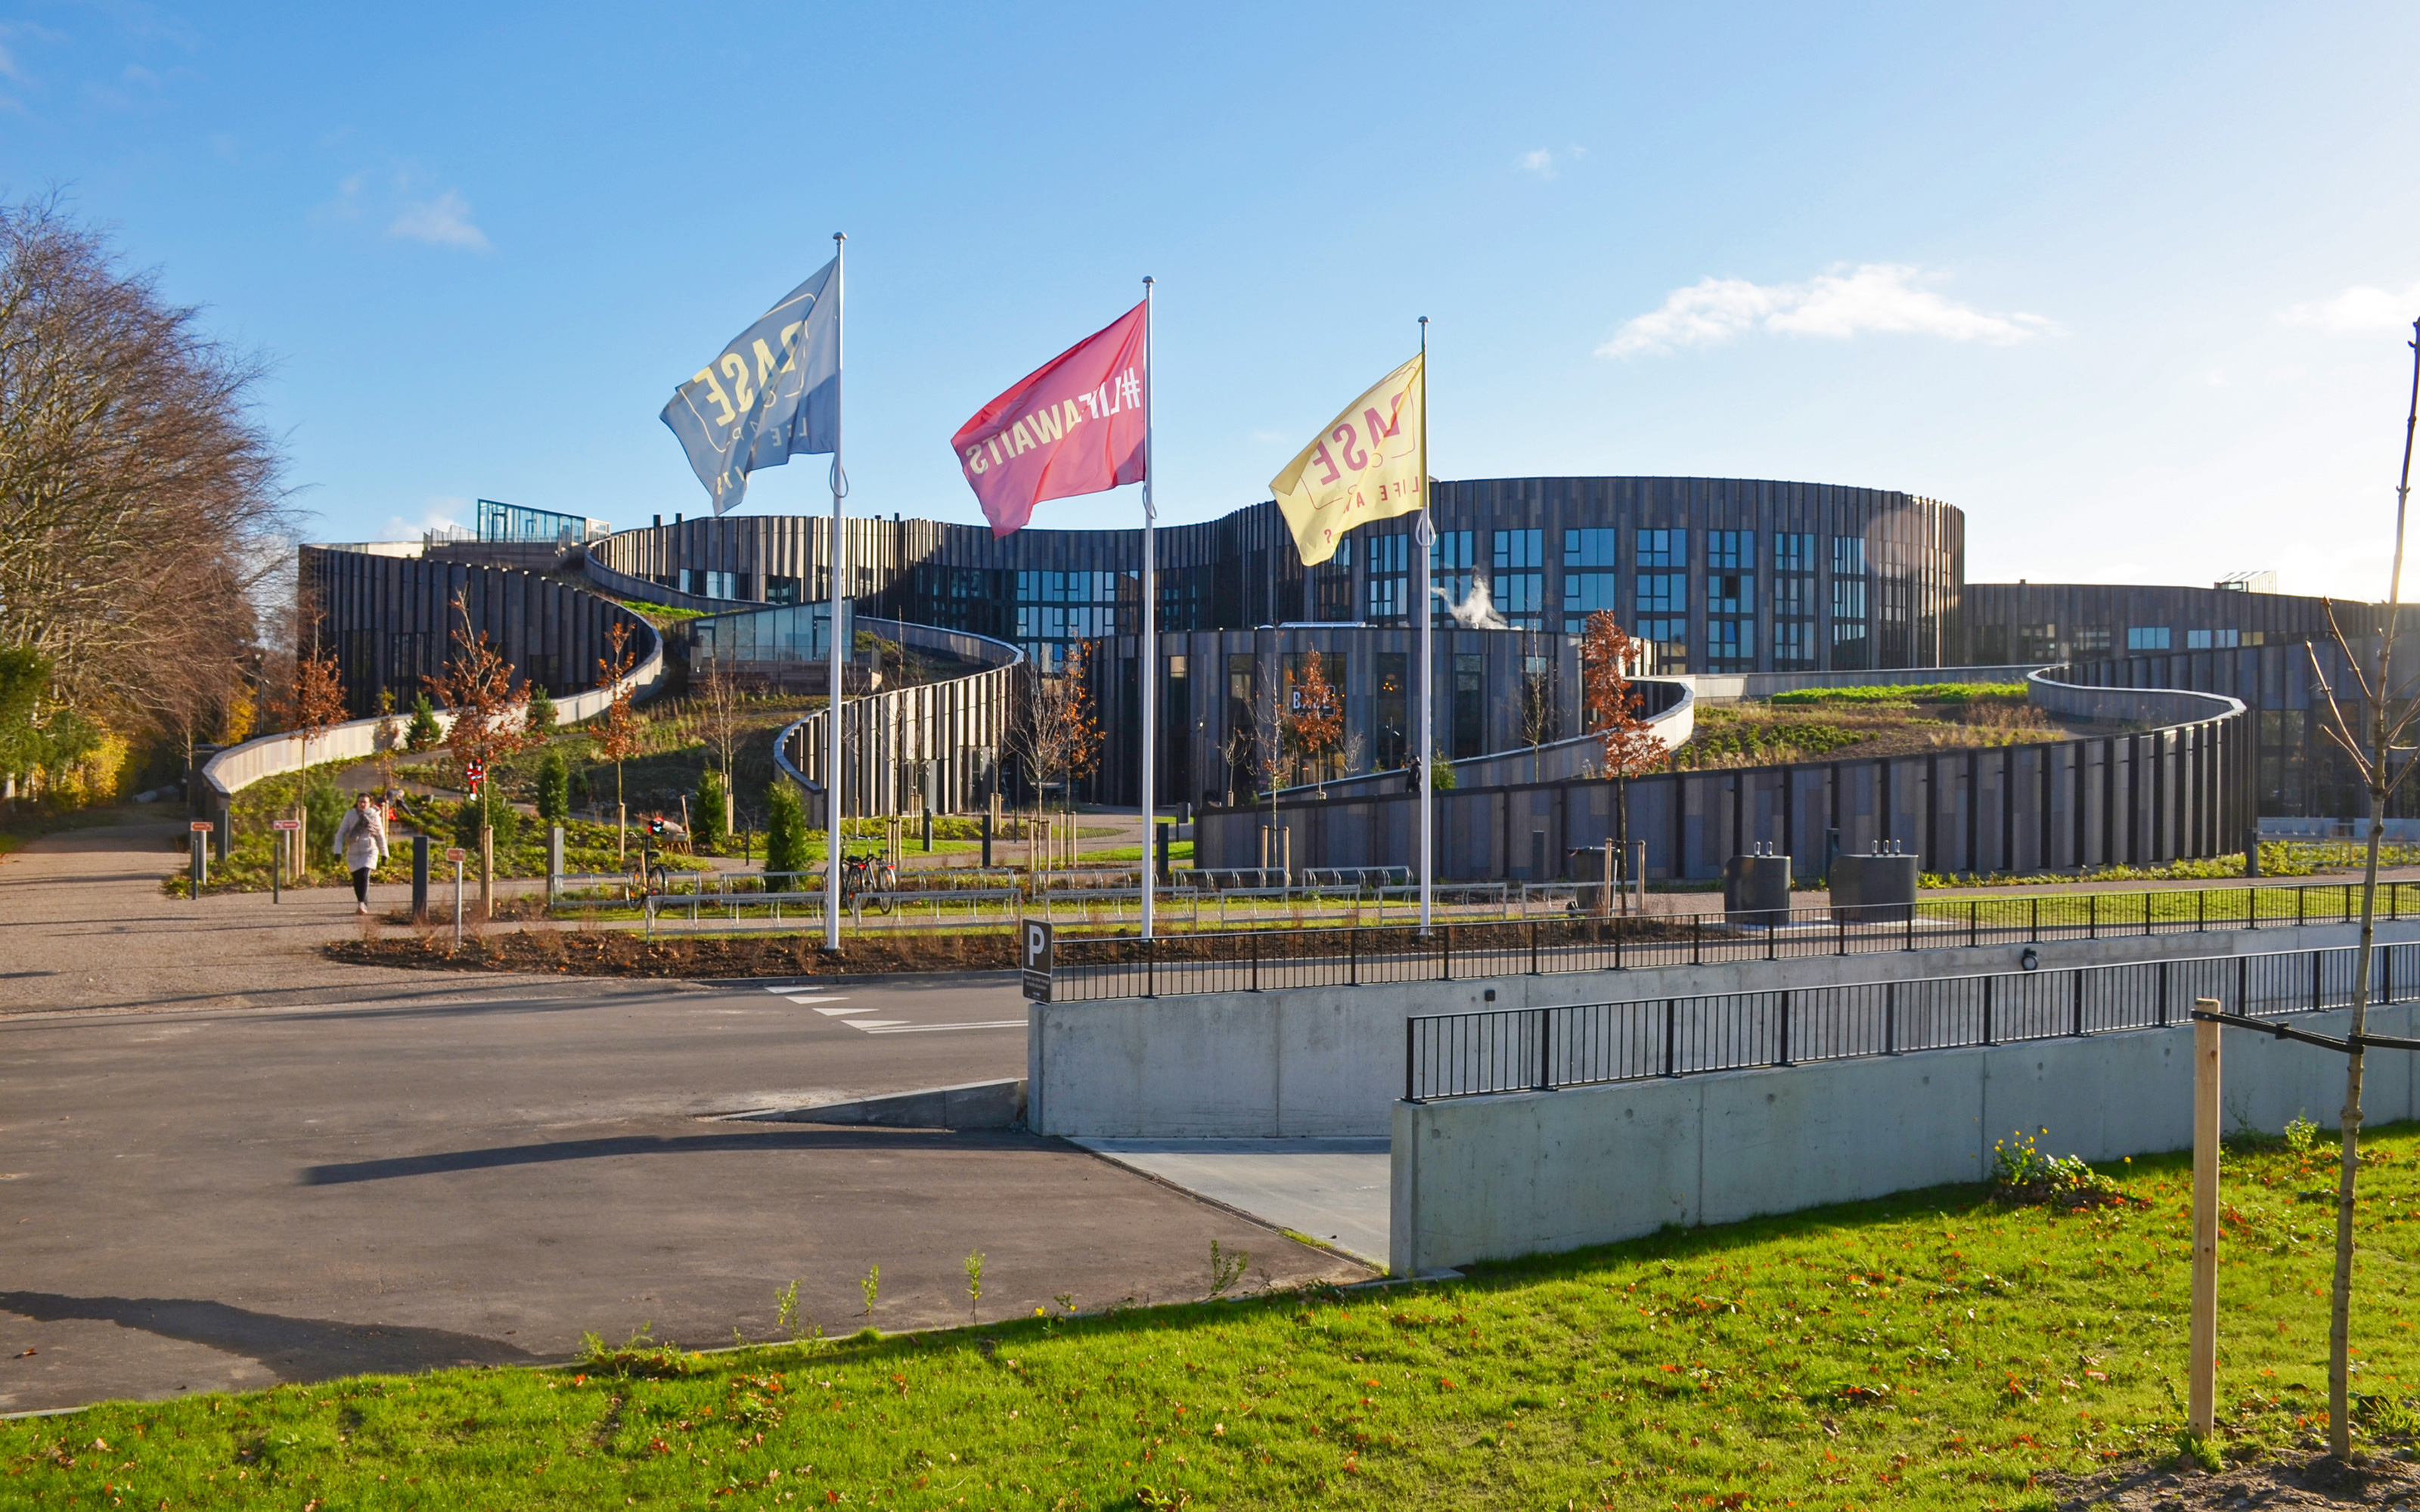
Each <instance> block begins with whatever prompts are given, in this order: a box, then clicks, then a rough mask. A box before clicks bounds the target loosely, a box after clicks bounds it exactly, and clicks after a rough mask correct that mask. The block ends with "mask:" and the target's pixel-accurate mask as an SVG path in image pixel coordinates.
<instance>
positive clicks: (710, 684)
mask: <svg viewBox="0 0 2420 1512" xmlns="http://www.w3.org/2000/svg"><path fill="white" fill-rule="evenodd" d="M690 682H691V686H692V687H695V688H696V690H697V722H698V728H699V731H700V733H703V734H704V735H705V736H706V744H707V745H709V746H711V747H713V748H714V752H715V756H716V759H717V761H718V762H719V764H720V768H721V773H722V832H723V833H724V834H725V835H728V834H730V833H731V832H732V831H733V830H734V829H736V828H737V827H738V826H737V821H736V817H735V815H734V813H733V805H734V804H735V802H736V801H737V800H736V799H735V797H734V795H735V794H737V792H738V791H739V772H738V767H737V762H738V756H739V743H740V741H741V740H742V739H743V738H744V737H745V736H746V734H747V722H748V700H747V692H746V690H745V689H744V688H742V687H740V686H739V679H738V678H737V677H734V676H733V675H732V674H731V668H730V667H729V665H728V664H726V663H725V662H724V661H723V660H722V658H721V657H719V656H718V657H715V658H713V659H711V660H709V661H707V662H706V675H705V676H703V677H692V678H691V679H690Z"/></svg>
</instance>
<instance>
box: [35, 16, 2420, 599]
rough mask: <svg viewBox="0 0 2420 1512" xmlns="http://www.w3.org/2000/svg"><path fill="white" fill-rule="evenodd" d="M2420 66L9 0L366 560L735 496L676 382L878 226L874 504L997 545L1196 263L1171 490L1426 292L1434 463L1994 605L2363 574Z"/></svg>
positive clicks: (2408, 264)
mask: <svg viewBox="0 0 2420 1512" xmlns="http://www.w3.org/2000/svg"><path fill="white" fill-rule="evenodd" d="M2415 44H2420V11H2415V10H2414V9H2413V8H2410V7H2408V6H2394V5H2385V4H2379V5H2345V6H2333V7H2294V8H2288V7H2266V8H2264V7H2248V6H2240V5H2226V4H2207V3H2205V4H2199V5H2193V6H2185V5H2144V6H2134V7H2109V6H2105V5H2103V6H2031V7H2024V8H2016V7H2007V8H1981V7H1939V6H1905V7H1899V8H1891V7H1882V6H1874V7H1866V8H1854V9H1853V8H1823V9H1821V10H1819V9H1818V8H1804V7H1778V6H1774V7H1735V8H1729V9H1725V10H1719V11H1718V10H1715V9H1713V8H1702V7H1680V6H1670V7H1663V8H1612V7H1596V8H1553V7H1536V6H1527V7H1525V6H1505V5H1497V6H1489V7H1468V6H1454V7H1435V8H1423V7H1417V6H1414V7H1393V6H1369V5H1355V6H1346V7H1334V8H1305V7H1301V6H1249V5H1233V6H1226V7H1218V8H1212V7H1185V8H1178V7H1100V6H1092V5H1085V4H1067V3H1062V4H1053V5H1049V6H1035V7H997V8H965V9H950V8H940V7H930V8H904V7H873V6H863V7H822V6H790V7H779V8H771V7H768V8H752V7H748V6H744V5H729V6H724V7H720V8H711V9H706V8H662V7H649V8H644V9H641V8H634V7H617V6H610V5H595V4H591V5H583V6H579V7H571V6H559V7H557V6H520V7H496V6H493V5H481V6H455V5H445V4H421V5H417V6H413V7H408V8H400V7H398V8H367V7H362V8H355V7H328V6H319V7H305V6H287V7H257V6H240V5H218V6H212V7H209V8H176V7H174V6H150V5H143V4H96V5H88V6H77V5H54V4H45V3H39V0H38V3H31V4H28V3H23V0H0V192H6V193H12V194H22V193H27V192H33V191H39V190H40V189H42V188H43V187H44V186H46V185H49V184H54V183H55V184H59V185H62V186H64V187H65V188H66V190H67V192H68V193H69V194H70V197H71V199H72V202H73V205H74V208H76V210H77V212H78V213H80V214H82V215H84V216H85V217H87V218H90V219H94V220H98V221H102V222H106V223H109V224H112V225H114V226H115V228H116V232H117V235H118V237H119V239H120V241H121V243H122V245H123V247H124V250H125V252H126V255H127V256H128V257H129V259H130V260H131V261H132V263H134V264H137V265H141V266H147V267H153V268H156V269H157V270H159V271H160V273H161V275H162V278H163V284H164V286H165V287H166V289H167V291H168V292H169V294H170V295H171V296H172V297H174V298H176V299H178V300H180V301H193V302H196V303H200V304H203V305H206V306H208V309H209V315H208V318H209V322H210V325H211V327H212V329H214V330H215V331H216V332H219V333H221V334H222V335H224V336H225V337H226V338H227V339H229V340H231V341H233V342H236V343H238V344H240V345H244V346H247V347H255V348H258V349H260V350H262V351H264V352H266V353H268V354H270V355H271V356H273V357H274V358H275V359H276V361H277V363H278V366H277V371H276V376H275V378H274V380H273V381H272V382H271V384H270V385H269V386H268V387H267V388H265V389H264V391H263V393H262V397H263V401H264V407H265V414H266V417H267V419H268V420H269V422H270V423H271V425H272V426H273V427H275V428H276V429H277V430H278V431H279V432H280V433H282V434H284V435H285V436H286V437H287V441H288V447H289V452H290V455H291V469H290V481H291V482H293V483H294V484H296V485H299V486H303V487H304V488H305V489H306V490H307V491H306V492H305V493H304V495H303V501H304V502H305V503H307V504H308V505H309V506H310V507H311V508H313V509H314V510H316V511H318V516H319V517H318V519H317V520H316V521H315V522H314V524H313V533H314V534H316V535H318V536H319V537H321V538H330V539H359V538H363V537H366V536H382V535H395V534H400V533H402V532H403V531H404V530H405V529H406V528H407V527H416V526H418V525H419V524H421V523H422V522H424V521H427V520H429V519H432V518H442V517H461V516H462V515H463V514H464V512H465V511H466V509H467V505H468V501H470V500H472V499H473V498H474V497H478V496H486V497H489V498H498V499H504V500H509V501H515V502H520V503H528V504H535V505H539V506H542V507H548V508H559V509H566V510H572V511H580V512H585V513H589V514H593V515H598V516H602V517H607V518H611V519H613V520H614V521H615V522H616V523H619V524H624V525H628V524H631V523H641V522H644V519H645V518H646V517H648V516H650V515H653V514H656V513H662V514H664V515H666V516H667V517H669V516H670V515H671V514H672V513H673V512H675V511H676V510H677V511H683V512H687V513H690V514H695V513H698V512H701V511H703V510H704V508H705V507H706V506H705V496H704V494H703V492H702V491H701V490H700V488H699V487H698V485H697V484H696V482H695V480H694V479H693V478H692V477H691V476H690V474H689V472H688V471H687V468H686V465H685V463H684V460H683V458H682V455H681V453H680V450H679V447H678V446H677V445H676V443H675V441H674V440H673V438H672V436H671V434H670V433H669V432H667V431H666V430H665V429H664V428H663V427H662V425H661V424H659V422H658V421H657V419H656V414H657V411H658V410H659V409H660V408H661V407H662V404H663V402H664V400H665V398H666V397H668V396H669V394H670V393H671V391H672V388H673V385H674V384H675V382H677V381H678V380H680V379H681V378H685V377H687V376H688V375H689V374H690V373H691V372H693V371H694V370H695V369H696V367H697V366H698V365H699V364H700V363H702V362H703V361H705V360H706V358H707V357H709V356H711V355H712V354H713V353H714V352H715V351H716V350H718V349H719V348H720V346H721V342H722V341H723V340H724V339H725V338H727V337H729V336H730V335H732V334H733V333H734V332H737V331H738V330H739V329H740V328H741V327H742V326H744V325H746V324H747V323H748V322H749V321H750V320H751V319H752V317H753V316H755V315H756V314H757V313H758V312H759V311H761V310H762V309H763V308H764V307H765V306H767V305H768V304H769V303H770V302H771V301H773V300H774V299H776V298H778V297H779V296H780V295H781V294H782V293H783V292H784V291H785V290H787V289H788V288H789V287H791V286H792V285H794V284H796V283H797V282H798V281H799V279H800V278H801V277H803V276H804V275H805V274H806V273H807V272H809V271H811V270H813V269H814V268H815V267H816V266H818V265H819V264H821V263H822V261H823V260H824V259H825V258H826V257H827V256H828V255H829V252H830V240H829V237H830V233H831V232H833V231H835V230H846V231H847V232H848V233H849V265H848V266H849V290H848V359H847V386H848V399H847V405H848V425H849V472H850V476H851V478H852V481H853V485H854V494H853V497H852V500H851V504H852V507H853V508H854V509H857V510H861V511H864V512H869V513H874V512H879V513H892V512H898V513H904V514H907V515H911V516H916V515H921V516H927V517H939V518H945V519H957V520H968V521H972V520H975V519H976V518H978V515H977V513H976V510H975V507H974V501H973V498H972V496H971V495H970V493H969V492H968V490H967V488H966V486H965V485H964V483H963V482H962V480H961V479H960V478H959V476H958V474H957V471H956V468H955V465H954V460H953V458H952V456H951V454H950V450H949V444H948V442H949V437H950V435H951V433H952V432H953V431H954V429H956V427H957V426H958V424H960V423H961V422H962V421H964V420H965V419H966V418H967V416H968V415H970V413H972V412H973V411H974V409H976V408H977V407H978V406H979V405H981V404H982V403H983V402H984V401H985V400H986V399H988V398H989V397H990V396H991V395H992V394H993V393H997V392H998V391H999V390H1001V389H1002V388H1004V387H1006V386H1007V385H1008V384H1009V383H1010V382H1011V381H1013V380H1014V379H1016V378H1017V377H1019V376H1021V375H1022V374H1024V373H1025V372H1026V371H1028V370H1029V369H1031V368H1032V367H1033V366H1035V365H1036V364H1038V363H1040V362H1042V361H1043V360H1045V359H1046V358H1047V357H1049V356H1050V355H1052V354H1053V353H1055V352H1057V351H1058V350H1060V349H1061V348H1062V347H1065V346H1066V345H1067V344H1069V343H1070V342H1071V341H1073V340H1074V339H1076V338H1077V337H1078V336H1080V335H1082V334H1084V333H1085V332H1090V331H1092V330H1094V329H1095V328H1097V327H1099V326H1101V325H1103V324H1106V323H1107V322H1108V321H1109V319H1110V318H1112V317H1113V316H1116V315H1117V314H1118V313H1119V312H1120V311H1122V310H1124V309H1125V308H1126V307H1127V306H1128V305H1129V304H1130V303H1131V302H1132V301H1134V299H1136V298H1137V297H1138V296H1139V293H1140V288H1139V282H1138V281H1139V280H1140V277H1141V275H1143V274H1144V273H1151V274H1155V275H1156V276H1157V277H1158V279H1159V280H1160V283H1159V292H1160V302H1159V332H1158V356H1157V365H1158V373H1157V375H1156V379H1157V382H1156V387H1157V396H1156V398H1157V422H1158V430H1159V454H1158V456H1159V468H1160V477H1161V482H1160V486H1159V497H1160V501H1161V509H1162V518H1163V519H1166V520H1171V521H1186V520H1194V519H1205V518H1210V517H1216V516H1218V515H1220V514H1223V513H1225V512H1226V511H1228V510H1229V509H1232V508H1233V507H1235V506H1237V505H1240V504H1244V503H1248V502H1250V501H1253V500H1256V499H1260V498H1264V497H1265V496H1266V483H1267V480H1268V479H1269V478H1270V477H1271V476H1272V475H1274V474H1275V473H1276V472H1277V471H1278V470H1279V469H1280V467H1281V466H1282V465H1283V464H1284V463H1285V461H1286V460H1287V458H1288V457H1290V456H1291V455H1292V454H1293V453H1294V451H1295V448H1296V447H1298V446H1299V445H1300V444H1302V442H1303V441H1304V440H1307V439H1308V437H1309V436H1310V434H1311V431H1312V429H1313V428H1315V427H1316V426H1318V425H1319V424H1320V423H1321V422H1322V421H1324V420H1326V418H1327V417H1328V416H1329V414H1330V413H1331V412H1332V411H1333V410H1334V409H1336V408H1337V407H1338V406H1340V405H1342V403H1344V402H1345V401H1346V400H1347V399H1349V398H1351V397H1352V396H1353V395H1354V394H1355V393H1358V392H1359V391H1360V389H1361V388H1362V387H1363V386H1365V385H1366V384H1368V383H1369V382H1371V381H1372V380H1373V379H1375V378H1377V377H1378V376H1379V375H1380V374H1382V373H1384V372H1385V371H1386V370H1387V369H1388V367H1390V366H1392V365H1393V364H1394V363H1398V362H1400V361H1402V359H1403V358H1404V356H1405V355H1406V354H1407V352H1408V350H1409V349H1410V347H1411V346H1412V344H1413V343H1414V341H1415V339H1416V335H1417V328H1416V326H1415V325H1414V319H1415V317H1416V316H1420V315H1428V316H1433V317H1434V319H1435V324H1434V326H1433V328H1432V345H1433V350H1434V378H1433V384H1432V390H1433V405H1434V409H1433V415H1434V419H1433V426H1434V429H1433V441H1432V452H1431V464H1432V470H1433V471H1435V472H1436V473H1437V474H1438V475H1439V476H1442V477H1485V476H1501V475H1521V474H1536V473H1558V472H1575V473H1613V472H1628V473H1686V474H1716V475H1729V476H1745V477H1777V478H1794V479H1808V480H1816V481H1823V482H1832V483H1847V484H1860V485H1867V486H1880V487H1893V488H1904V489H1907V490H1909V491H1912V492H1916V493H1922V494H1926V495H1930V496H1931V497H1934V498H1939V499H1945V500H1947V501H1950V502H1952V503H1955V504H1958V505H1960V506H1962V508H1963V509H1964V510H1965V511H1966V514H1967V521H1968V535H1967V540H1968V557H1967V564H1968V573H1969V576H1970V577H1971V578H1974V579H1978V580H1988V579H2006V578H2016V577H2029V578H2032V579H2037V580H2043V579H2085V580H2096V579H2097V580H2118V581H2157V582H2206V581H2209V580H2211V579H2214V578H2216V577H2217V576H2219V575H2221V574H2223V573H2225V572H2227V571H2230V570H2234V569H2237V568H2247V567H2274V568H2277V569H2279V570H2280V571H2281V572H2282V573H2283V574H2284V578H2285V581H2284V584H2283V586H2284V587H2286V588H2287V589H2288V591H2291V592H2303V593H2323V592H2324V593H2337V594H2359V595H2362V596H2370V595H2374V594H2378V593H2380V592H2381V589H2382V588H2383V586H2384V579H2385V573H2386V560H2387V547H2388V539H2389V531H2390V529H2391V519H2392V511H2393V504H2394V498H2393V485H2394V481H2395V470H2396V466H2397V457H2398V455H2399V447H2400V443H2401V430H2402V416H2403V408H2404V400H2405V395H2406V386H2407V384H2408V381H2409V366H2408V364H2409V360H2410V353H2409V352H2408V351H2407V350H2406V349H2405V347H2404V345H2403V343H2404V339H2405V337H2406V335H2408V325H2409V322H2410V321H2411V319H2412V317H2413V316H2420V195H2414V194H2413V193H2411V190H2412V182H2413V177H2414V173H2413V169H2412V162H2411V158H2412V151H2411V149H2412V144H2413V143H2415V142H2420V105H2415V104H2414V102H2413V97H2414V95H2415V91H2414V90H2413V89H2412V87H2411V85H2410V82H2409V75H2410V62H2411V59H2412V57H2413V56H2414V55H2420V46H2415ZM823 474H824V468H823V466H822V464H821V463H820V461H809V460H802V461H801V462H799V463H794V464H793V465H791V466H790V467H788V468H786V469H782V470H778V471H771V472H767V473H760V474H759V475H758V476H757V478H756V479H755V480H754V482H753V483H752V486H751V491H750V495H749V502H748V508H749V509H750V510H752V511H755V512H765V513H781V512H790V511H796V510H800V509H820V508H823V507H825V501H824V499H823V495H822V492H821V489H822V483H823ZM1130 493H1131V490H1127V491H1126V492H1125V493H1122V494H1112V495H1103V496H1097V497H1095V498H1093V499H1088V500H1076V501H1064V502H1062V503H1057V504H1050V505H1045V506H1044V507H1043V509H1042V511H1041V512H1040V513H1039V514H1038V515H1037V516H1036V518H1035V523H1036V524H1037V525H1054V526H1062V527H1070V528H1085V527H1097V526H1109V525H1123V524H1126V523H1130V522H1131V521H1132V520H1133V518H1134V517H1135V515H1136V504H1135V501H1133V500H1132V499H1131V498H1130V497H1127V495H1128V494H1130Z"/></svg>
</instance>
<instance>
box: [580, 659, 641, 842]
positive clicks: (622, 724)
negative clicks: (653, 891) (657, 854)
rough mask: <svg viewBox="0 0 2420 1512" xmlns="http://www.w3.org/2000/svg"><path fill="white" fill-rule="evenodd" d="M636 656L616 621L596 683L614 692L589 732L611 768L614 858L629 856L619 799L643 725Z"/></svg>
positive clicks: (625, 808)
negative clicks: (634, 679)
mask: <svg viewBox="0 0 2420 1512" xmlns="http://www.w3.org/2000/svg"><path fill="white" fill-rule="evenodd" d="M638 661H639V654H638V652H637V650H636V649H634V648H633V647H632V646H631V645H630V627H629V626H628V625H624V624H622V623H621V622H619V621H616V622H615V623H614V624H613V627H612V628H611V629H609V630H607V631H606V632H605V655H603V656H599V657H597V682H598V683H599V684H601V685H602V686H604V687H610V688H612V689H613V702H610V703H608V704H607V705H606V706H605V714H604V717H602V718H600V719H598V720H597V724H596V725H595V726H594V727H593V728H592V729H591V730H590V731H589V733H588V739H589V743H590V744H592V745H594V746H595V747H596V748H597V755H599V756H601V757H603V758H604V759H605V760H607V761H609V762H612V763H613V834H614V847H615V850H616V853H617V855H619V856H621V857H623V858H625V859H627V858H628V856H629V854H630V835H629V819H630V810H629V808H628V805H627V804H626V803H625V802H624V800H623V795H622V764H623V763H624V762H626V761H628V760H629V759H630V758H631V757H633V756H636V755H637V754H638V753H639V746H640V742H641V740H642V739H643V738H644V730H645V724H644V718H643V717H642V716H641V715H640V713H639V710H638V693H637V690H636V689H635V688H633V687H630V686H629V676H630V670H631V669H632V668H633V667H635V666H637V665H638Z"/></svg>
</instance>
